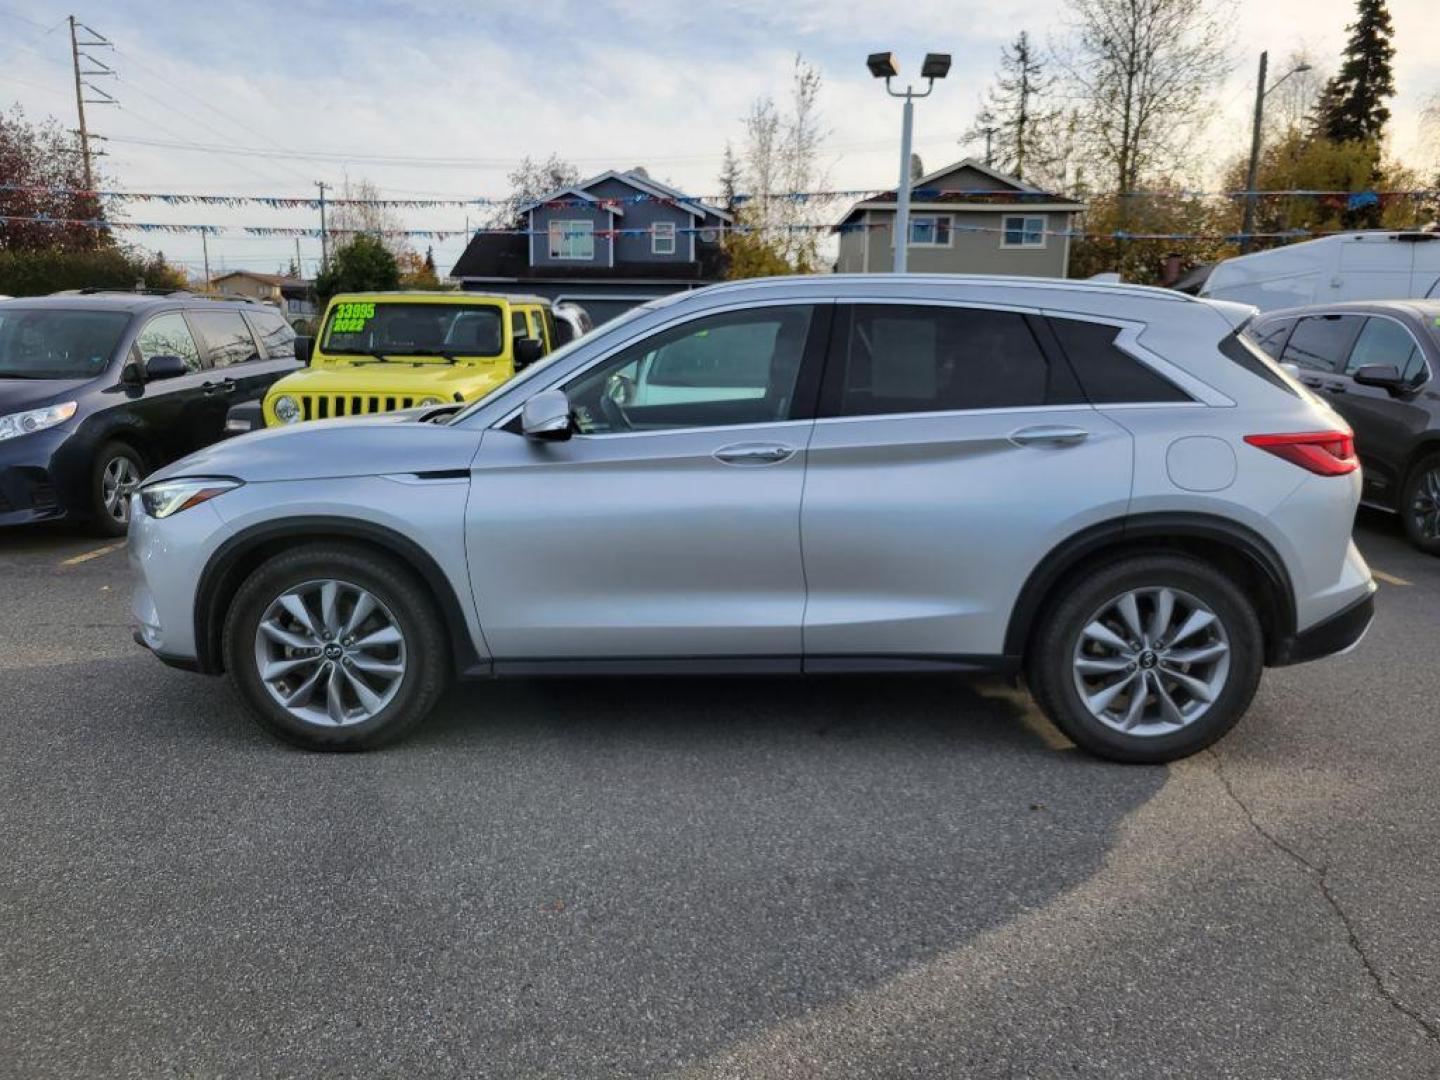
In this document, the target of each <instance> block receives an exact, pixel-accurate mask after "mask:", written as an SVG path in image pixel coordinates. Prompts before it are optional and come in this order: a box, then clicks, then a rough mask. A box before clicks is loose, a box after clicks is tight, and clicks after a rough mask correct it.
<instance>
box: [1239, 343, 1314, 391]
mask: <svg viewBox="0 0 1440 1080" xmlns="http://www.w3.org/2000/svg"><path fill="white" fill-rule="evenodd" d="M1220 352H1221V353H1222V354H1223V355H1224V356H1225V357H1226V358H1227V359H1229V360H1233V361H1234V362H1235V363H1237V364H1239V365H1240V366H1241V367H1242V368H1244V369H1245V370H1246V371H1248V372H1250V374H1251V375H1255V376H1257V377H1259V378H1261V379H1264V380H1265V381H1266V382H1268V383H1269V384H1270V385H1271V386H1274V387H1277V388H1278V389H1281V390H1284V391H1285V392H1286V393H1287V394H1293V395H1294V396H1295V397H1299V396H1300V391H1298V390H1297V389H1295V387H1294V385H1293V384H1292V383H1291V382H1290V380H1289V379H1287V378H1286V377H1285V374H1284V372H1282V371H1281V370H1280V367H1279V365H1277V364H1276V363H1275V361H1274V359H1273V358H1272V357H1271V355H1270V354H1269V353H1267V352H1265V351H1264V350H1263V349H1262V348H1261V347H1260V345H1259V344H1258V343H1257V342H1254V341H1251V340H1250V339H1249V338H1248V337H1247V336H1246V335H1244V334H1241V333H1234V334H1231V335H1229V336H1228V337H1226V338H1225V339H1224V340H1223V341H1221V342H1220Z"/></svg>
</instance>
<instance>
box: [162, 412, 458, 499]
mask: <svg viewBox="0 0 1440 1080" xmlns="http://www.w3.org/2000/svg"><path fill="white" fill-rule="evenodd" d="M424 411H426V410H419V409H414V410H408V411H406V412H393V413H381V414H378V415H376V416H363V417H356V418H354V419H346V420H315V421H311V422H309V423H305V424H295V425H293V426H291V427H282V428H266V429H265V430H263V431H255V432H252V433H250V434H249V435H241V436H239V437H237V438H234V439H227V440H225V441H224V442H220V443H216V444H215V445H214V446H209V447H206V448H205V449H204V450H201V451H199V452H197V453H194V454H191V455H190V456H189V457H185V458H181V459H180V460H179V461H177V462H175V463H173V464H171V465H167V466H166V467H165V468H163V469H161V470H159V471H158V472H156V473H154V474H153V475H152V476H151V477H150V478H149V479H150V480H169V479H172V478H173V477H177V476H233V477H236V478H237V479H240V480H244V481H246V482H248V483H265V482H267V481H273V480H329V479H335V478H338V477H345V476H380V475H386V474H394V473H417V472H437V471H440V470H450V469H468V468H469V467H470V462H471V461H473V460H474V458H475V451H476V450H477V449H479V446H480V436H481V434H482V433H481V432H480V431H477V430H476V429H474V428H464V427H460V428H456V427H446V426H444V425H441V424H425V423H421V422H420V421H419V420H418V419H417V417H418V416H419V415H421V413H422V412H424Z"/></svg>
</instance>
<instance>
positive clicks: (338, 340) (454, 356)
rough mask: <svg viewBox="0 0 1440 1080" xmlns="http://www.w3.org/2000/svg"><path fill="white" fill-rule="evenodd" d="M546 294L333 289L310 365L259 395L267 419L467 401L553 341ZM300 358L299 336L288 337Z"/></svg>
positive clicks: (276, 421)
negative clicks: (294, 344)
mask: <svg viewBox="0 0 1440 1080" xmlns="http://www.w3.org/2000/svg"><path fill="white" fill-rule="evenodd" d="M558 336H559V334H558V331H557V328H556V324H555V316H554V314H553V312H552V311H551V309H550V302H549V301H548V300H544V299H542V298H540V297H537V296H488V295H481V294H479V293H467V292H376V293H341V294H340V295H338V296H336V297H334V298H333V299H332V300H331V301H330V304H329V306H328V307H327V308H326V309H325V317H324V319H323V320H322V321H321V323H320V331H319V334H318V335H317V337H316V338H315V341H314V344H313V346H312V347H311V350H310V356H309V366H308V367H306V368H305V369H304V370H303V371H297V372H295V373H294V374H292V375H287V376H286V377H285V378H283V379H280V380H279V381H278V382H276V383H275V384H274V385H272V386H271V387H270V390H269V392H268V393H267V394H266V395H265V404H264V417H265V424H266V426H267V427H276V426H279V425H282V424H298V423H300V422H301V421H302V420H325V419H329V418H331V417H337V416H361V415H364V414H366V413H379V412H392V411H394V410H396V409H410V408H414V407H416V406H426V405H442V404H448V403H451V402H462V401H469V400H471V399H473V398H477V397H480V396H481V395H482V394H486V393H489V392H490V391H491V390H493V389H494V388H495V387H496V386H499V385H500V384H501V383H502V382H504V381H505V380H506V379H508V378H510V377H511V376H512V375H514V374H515V373H516V372H517V371H520V370H522V369H523V368H525V367H526V366H528V365H530V364H533V363H534V362H535V361H536V360H538V359H540V358H541V357H542V356H544V355H546V354H547V353H549V352H550V350H551V349H553V348H555V346H556V344H557V343H558V342H557V340H556V339H557V337H558ZM296 344H297V346H299V347H298V348H297V350H296V352H297V355H300V356H301V359H302V360H304V359H305V357H304V356H303V352H304V344H305V342H304V339H297V340H296Z"/></svg>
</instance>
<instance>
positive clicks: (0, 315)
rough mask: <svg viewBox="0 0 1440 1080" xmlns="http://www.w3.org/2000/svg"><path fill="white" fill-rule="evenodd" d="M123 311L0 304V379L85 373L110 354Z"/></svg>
mask: <svg viewBox="0 0 1440 1080" xmlns="http://www.w3.org/2000/svg"><path fill="white" fill-rule="evenodd" d="M129 322H130V313H129V312H128V311H75V310H69V311H67V310H65V309H64V308H17V307H13V306H11V305H8V304H7V305H4V306H3V307H0V379H89V378H93V377H94V376H96V375H99V374H101V373H102V372H103V371H104V370H105V368H106V367H107V366H108V365H109V363H110V358H111V357H112V356H114V355H115V349H116V347H117V346H118V345H119V344H120V338H121V336H122V335H123V334H124V333H125V326H126V324H127V323H129Z"/></svg>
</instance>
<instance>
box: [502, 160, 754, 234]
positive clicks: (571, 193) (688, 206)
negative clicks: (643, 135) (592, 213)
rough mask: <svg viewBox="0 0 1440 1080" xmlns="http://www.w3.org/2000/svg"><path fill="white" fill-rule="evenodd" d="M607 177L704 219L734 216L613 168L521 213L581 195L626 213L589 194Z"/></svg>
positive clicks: (663, 186) (564, 189) (722, 218)
mask: <svg viewBox="0 0 1440 1080" xmlns="http://www.w3.org/2000/svg"><path fill="white" fill-rule="evenodd" d="M606 180H615V181H618V182H619V183H622V184H625V185H626V186H628V187H631V188H634V189H635V190H636V191H637V192H638V193H639V194H641V195H653V196H654V197H655V198H657V199H664V200H665V201H666V202H673V203H674V204H675V206H676V208H677V209H680V210H684V211H685V212H687V213H689V214H690V215H692V216H693V217H698V218H702V219H703V218H707V217H716V218H719V219H720V220H722V221H729V220H731V218H730V215H729V214H727V213H726V212H725V211H724V210H721V209H720V208H719V207H715V206H709V205H707V204H706V203H703V202H701V201H700V200H699V199H697V198H695V197H694V196H692V195H686V194H685V193H684V192H683V191H679V190H677V189H675V188H672V187H671V186H670V185H668V184H662V183H660V182H659V181H656V180H651V179H649V178H647V177H643V176H636V175H635V174H634V173H628V172H619V171H618V170H616V169H609V170H607V171H605V172H603V173H600V174H599V175H598V176H592V177H590V178H588V179H586V180H581V181H580V182H579V183H578V184H575V185H573V186H571V187H568V188H563V189H562V190H560V191H552V192H550V193H549V194H547V195H545V196H544V197H542V198H540V199H537V200H535V201H534V202H532V203H527V204H526V205H524V206H522V207H520V208H519V211H518V213H521V214H527V213H529V212H530V211H531V210H535V209H537V208H539V207H541V206H544V205H545V204H546V203H548V202H554V201H556V200H557V199H563V198H567V197H577V196H578V197H579V198H582V199H586V200H588V201H590V202H593V203H597V204H600V203H604V204H605V206H606V208H607V209H613V210H614V211H615V213H617V214H621V215H623V214H624V210H623V209H621V208H620V207H618V206H616V205H615V204H614V203H613V202H611V201H610V200H605V199H597V198H596V197H595V196H593V195H591V194H589V192H588V191H587V190H586V189H587V188H591V187H594V186H595V185H596V184H599V183H603V182H604V181H606Z"/></svg>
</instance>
